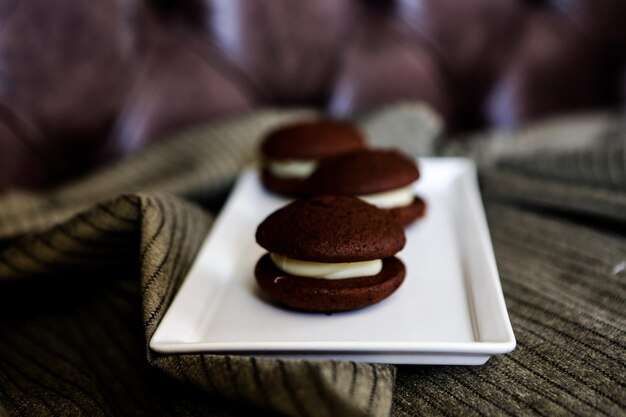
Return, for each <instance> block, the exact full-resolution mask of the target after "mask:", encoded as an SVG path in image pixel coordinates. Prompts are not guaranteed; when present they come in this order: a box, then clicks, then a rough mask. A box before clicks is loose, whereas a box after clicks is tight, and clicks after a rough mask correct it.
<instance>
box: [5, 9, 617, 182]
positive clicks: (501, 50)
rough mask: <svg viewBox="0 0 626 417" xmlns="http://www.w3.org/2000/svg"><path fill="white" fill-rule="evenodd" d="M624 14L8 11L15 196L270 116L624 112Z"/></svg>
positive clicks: (484, 121)
mask: <svg viewBox="0 0 626 417" xmlns="http://www.w3.org/2000/svg"><path fill="white" fill-rule="evenodd" d="M625 21H626V2H625V1H624V0H552V1H547V0H546V1H530V0H526V1H522V0H395V1H391V0H390V1H380V0H379V1H375V0H367V1H366V0H340V1H338V0H307V1H295V0H212V1H211V0H184V1H175V0H152V1H148V0H90V1H78V2H77V1H72V0H55V1H54V2H53V3H51V2H43V1H37V0H4V1H2V2H0V190H2V189H6V188H8V187H15V186H26V187H32V186H47V185H50V184H52V183H54V182H58V181H60V180H62V179H66V178H69V177H71V176H75V175H78V174H80V173H81V172H84V171H85V170H87V169H89V168H90V167H93V166H95V165H96V164H98V163H101V162H103V161H106V160H110V159H113V158H117V157H119V156H121V155H124V154H126V153H129V152H132V151H134V150H136V149H139V148H141V147H142V146H144V145H145V144H146V143H148V142H150V141H153V140H156V139H159V138H162V137H164V136H166V135H168V134H170V133H172V132H174V131H176V130H179V129H182V128H184V127H186V126H191V125H194V124H197V123H200V122H203V121H207V120H211V119H215V118H223V117H226V116H229V115H234V114H238V113H242V112H246V111H249V110H250V109H253V108H255V107H259V106H268V105H272V106H315V107H321V108H326V109H328V111H329V112H330V113H332V114H335V115H348V114H351V113H354V112H357V111H360V110H363V109H367V108H370V107H373V106H376V105H380V104H382V103H386V102H391V101H398V100H423V101H425V102H427V103H429V104H430V105H431V106H432V107H433V108H434V109H436V110H437V111H439V112H440V113H441V114H442V115H443V117H444V119H445V120H446V122H447V129H448V131H449V132H450V131H466V130H471V129H477V128H481V127H484V126H487V125H497V126H507V127H513V126H516V125H519V124H520V123H523V122H526V121H529V120H533V119H536V118H540V117H544V116H547V115H551V114H556V113H560V112H565V111H573V110H579V109H589V108H599V107H607V106H613V107H615V106H619V105H620V104H621V103H622V100H623V96H624V86H626V78H625V76H626V72H625V71H624V69H625V66H624V54H625V52H626V26H625V25H624V22H625Z"/></svg>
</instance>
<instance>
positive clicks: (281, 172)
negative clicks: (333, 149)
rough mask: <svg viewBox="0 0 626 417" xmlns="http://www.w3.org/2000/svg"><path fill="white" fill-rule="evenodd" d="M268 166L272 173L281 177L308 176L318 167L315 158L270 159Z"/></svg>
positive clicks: (267, 162)
mask: <svg viewBox="0 0 626 417" xmlns="http://www.w3.org/2000/svg"><path fill="white" fill-rule="evenodd" d="M266 166H267V169H269V171H270V172H271V173H272V174H274V175H275V176H277V177H280V178H306V177H308V176H309V175H311V174H312V173H313V171H315V168H317V161H316V160H314V159H288V160H284V161H276V160H268V161H266Z"/></svg>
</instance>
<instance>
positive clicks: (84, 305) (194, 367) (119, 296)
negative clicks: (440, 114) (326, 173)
mask: <svg viewBox="0 0 626 417" xmlns="http://www.w3.org/2000/svg"><path fill="white" fill-rule="evenodd" d="M310 116H311V112H307V111H289V112H285V111H280V112H279V111H262V112H258V113H254V114H250V115H247V116H244V117H240V118H236V119H232V120H227V121H224V122H220V123H217V124H212V125H210V126H205V127H200V128H197V129H194V130H192V131H188V132H185V133H183V134H181V135H179V136H177V137H175V138H171V139H170V140H167V141H163V142H161V143H159V144H156V145H154V146H152V147H151V148H149V149H146V150H145V151H143V152H141V153H139V154H136V155H134V156H130V157H128V158H127V159H125V160H122V161H120V162H119V163H117V164H115V165H113V166H110V167H107V168H105V169H103V170H100V171H98V172H95V173H93V174H91V175H89V176H88V177H86V178H83V179H81V180H79V181H77V182H74V183H70V184H66V185H64V186H62V187H60V188H58V189H53V190H50V191H47V192H40V193H31V192H12V193H9V194H5V195H2V196H0V313H1V314H0V415H1V414H9V415H36V416H41V415H53V416H64V415H89V416H99V415H107V416H112V415H114V416H117V415H133V416H136V415H150V416H155V415H222V416H247V415H259V414H262V413H266V414H281V415H288V416H312V417H313V416H386V415H390V414H391V415H393V416H405V415H410V416H412V415H445V416H454V415H521V414H524V415H543V416H553V415H607V416H614V415H618V414H621V413H623V412H624V410H625V407H626V394H625V393H626V377H625V376H626V354H625V352H626V350H625V347H626V337H625V334H626V333H625V330H626V320H625V316H626V314H625V313H626V307H625V302H626V227H625V226H626V125H624V124H623V122H622V121H621V120H620V119H619V118H617V117H613V116H611V115H589V116H586V117H581V118H576V119H571V120H560V121H554V122H550V123H544V124H542V125H537V126H535V127H532V128H529V129H527V130H525V131H522V132H517V133H497V132H494V133H487V134H483V135H480V136H478V137H475V138H470V139H469V140H466V141H463V142H451V143H450V142H446V144H444V145H443V146H442V145H441V144H440V143H438V141H437V135H436V133H437V131H438V129H439V123H440V122H439V120H438V118H437V117H436V116H435V115H434V114H432V113H431V112H430V111H429V110H427V109H425V108H423V107H421V106H419V105H414V104H408V105H402V106H396V107H392V108H387V109H384V110H382V111H379V112H376V113H372V114H367V115H363V116H362V117H360V118H358V119H357V120H356V121H357V123H359V124H360V125H361V127H362V128H363V129H364V131H365V132H366V134H367V135H368V138H369V139H370V142H372V143H374V144H376V145H389V146H398V147H400V148H402V149H404V150H405V151H406V152H409V153H411V154H416V155H418V154H419V155H432V154H441V155H465V156H470V157H473V158H474V159H475V160H476V161H477V162H478V164H479V167H480V175H481V184H482V187H483V197H484V200H485V204H486V208H487V215H488V221H489V226H490V231H491V235H492V239H493V243H494V248H495V252H496V259H497V263H498V268H499V271H500V274H501V280H502V285H503V289H504V295H505V299H506V302H507V306H508V309H509V313H510V315H511V320H512V323H513V327H514V331H515V334H516V337H517V340H518V346H517V348H516V349H515V351H514V352H512V353H511V354H508V355H505V356H499V357H494V358H492V359H491V360H490V361H489V362H488V363H487V364H486V365H484V366H479V367H468V366H392V365H372V364H364V363H352V362H341V361H324V362H317V361H290V360H276V359H267V358H257V357H248V356H229V355H208V354H180V355H164V354H157V353H155V352H152V351H151V350H150V349H149V348H148V347H147V344H148V341H149V339H150V338H151V336H152V334H153V333H154V331H155V329H156V327H157V326H158V324H159V321H160V319H161V318H162V317H163V314H164V313H165V311H166V310H167V308H168V305H169V304H170V302H171V301H172V298H173V297H174V295H175V294H176V291H177V289H178V288H179V286H180V284H181V282H182V280H183V278H184V276H185V274H186V272H187V271H188V269H189V267H190V266H191V264H192V262H193V260H194V256H195V254H196V252H197V250H198V249H199V246H200V244H201V242H202V241H203V239H204V237H205V236H206V234H207V232H208V231H209V230H210V228H211V224H212V220H213V217H214V215H215V214H216V213H217V212H218V211H219V208H220V207H221V205H222V203H223V202H224V200H225V198H226V196H227V193H228V191H229V188H230V186H231V185H232V184H233V181H234V180H235V178H236V176H237V174H238V172H239V170H240V169H241V167H242V166H244V165H245V164H246V163H247V162H249V161H250V160H251V159H252V158H254V156H255V150H256V146H257V144H258V141H259V139H260V138H261V137H262V135H263V134H264V133H265V132H267V131H268V129H271V128H273V127H274V126H276V125H278V124H280V123H284V122H285V121H287V120H292V119H295V118H301V117H310Z"/></svg>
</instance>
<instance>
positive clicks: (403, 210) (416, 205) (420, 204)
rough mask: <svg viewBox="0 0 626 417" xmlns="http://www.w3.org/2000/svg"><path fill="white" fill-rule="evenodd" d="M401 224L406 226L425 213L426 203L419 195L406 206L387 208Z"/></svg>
mask: <svg viewBox="0 0 626 417" xmlns="http://www.w3.org/2000/svg"><path fill="white" fill-rule="evenodd" d="M389 211H390V212H391V214H393V215H394V216H395V218H396V220H397V221H398V223H400V224H401V225H402V226H404V227H406V226H408V225H410V224H411V223H413V222H414V221H415V220H417V219H419V218H421V217H424V214H426V203H425V202H424V200H422V199H421V198H419V197H415V199H414V200H413V202H412V203H411V204H409V205H408V206H406V207H398V208H393V209H390V210H389Z"/></svg>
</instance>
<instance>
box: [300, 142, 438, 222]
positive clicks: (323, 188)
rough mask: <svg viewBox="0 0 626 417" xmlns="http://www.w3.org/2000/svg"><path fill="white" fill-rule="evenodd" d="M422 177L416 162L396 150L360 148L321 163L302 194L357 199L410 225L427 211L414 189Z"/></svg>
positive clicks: (307, 181) (303, 188) (306, 183)
mask: <svg viewBox="0 0 626 417" xmlns="http://www.w3.org/2000/svg"><path fill="white" fill-rule="evenodd" d="M419 176H420V172H419V169H418V167H417V165H416V163H415V161H414V160H413V159H411V158H409V157H407V156H406V155H404V154H402V153H401V152H399V151H397V150H393V149H359V150H355V151H351V152H347V153H344V154H341V155H337V156H335V157H332V158H328V159H326V160H324V161H322V162H320V164H319V165H318V168H317V169H316V170H315V172H314V173H313V174H312V175H311V176H309V178H307V180H306V182H305V183H304V184H302V187H301V189H302V193H303V195H318V194H334V195H354V196H357V197H359V198H361V199H363V200H364V201H367V202H368V203H370V204H373V205H375V206H377V207H378V208H381V209H384V210H388V211H389V212H390V213H391V214H392V215H393V216H394V217H395V218H396V219H397V220H398V222H399V223H400V224H401V225H403V226H408V225H409V224H411V223H412V222H414V221H415V220H416V219H418V218H420V217H422V216H423V215H424V213H425V211H426V204H425V203H424V200H422V199H421V198H419V197H417V196H416V195H415V193H414V192H413V190H412V188H411V185H412V183H413V182H414V181H417V179H418V178H419Z"/></svg>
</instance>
